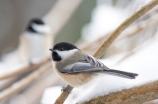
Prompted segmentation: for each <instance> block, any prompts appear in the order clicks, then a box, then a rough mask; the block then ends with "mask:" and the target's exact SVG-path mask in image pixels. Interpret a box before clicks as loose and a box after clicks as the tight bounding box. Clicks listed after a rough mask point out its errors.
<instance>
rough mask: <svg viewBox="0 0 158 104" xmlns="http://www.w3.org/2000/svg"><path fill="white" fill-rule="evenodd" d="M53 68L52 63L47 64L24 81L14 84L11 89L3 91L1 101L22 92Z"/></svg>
mask: <svg viewBox="0 0 158 104" xmlns="http://www.w3.org/2000/svg"><path fill="white" fill-rule="evenodd" d="M51 67H52V63H51V62H49V63H46V64H45V65H43V66H41V67H40V68H39V69H37V70H36V71H34V72H33V73H31V74H29V75H28V76H27V77H25V78H23V79H22V80H20V81H18V82H16V83H14V84H13V85H12V86H11V87H9V88H7V89H6V90H4V91H2V92H1V93H0V101H2V100H3V99H6V98H7V97H9V96H10V95H12V94H14V93H16V92H18V91H20V90H21V89H23V88H24V87H26V86H27V85H29V84H30V83H31V82H33V81H34V80H35V79H36V78H38V77H40V75H41V74H43V73H44V72H46V71H47V70H48V69H50V68H51Z"/></svg>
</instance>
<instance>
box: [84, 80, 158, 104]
mask: <svg viewBox="0 0 158 104" xmlns="http://www.w3.org/2000/svg"><path fill="white" fill-rule="evenodd" d="M154 99H158V81H154V82H151V83H147V84H143V85H140V86H137V87H133V88H130V89H124V90H122V91H119V92H113V93H110V94H108V95H105V96H100V97H98V98H95V99H91V100H90V101H88V102H83V103H82V104H142V103H145V102H147V101H150V100H154Z"/></svg>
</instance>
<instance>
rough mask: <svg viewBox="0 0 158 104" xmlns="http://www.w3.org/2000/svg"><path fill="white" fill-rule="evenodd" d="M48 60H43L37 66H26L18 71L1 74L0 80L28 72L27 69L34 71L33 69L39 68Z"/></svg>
mask: <svg viewBox="0 0 158 104" xmlns="http://www.w3.org/2000/svg"><path fill="white" fill-rule="evenodd" d="M48 61H49V60H44V61H42V62H40V63H38V64H32V65H27V66H25V67H22V68H20V69H18V70H14V71H9V72H7V73H6V74H3V75H0V80H3V79H6V78H9V77H13V76H16V75H19V74H21V73H24V72H26V71H28V70H29V69H35V68H38V67H39V66H41V65H43V64H45V63H47V62H48Z"/></svg>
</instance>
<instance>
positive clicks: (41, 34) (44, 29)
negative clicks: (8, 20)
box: [18, 18, 53, 63]
mask: <svg viewBox="0 0 158 104" xmlns="http://www.w3.org/2000/svg"><path fill="white" fill-rule="evenodd" d="M52 43H53V38H52V35H51V28H50V27H49V26H48V25H46V24H45V23H44V21H43V20H42V19H40V18H33V19H31V20H30V21H29V23H28V25H27V27H26V30H25V32H24V33H23V34H22V35H21V36H20V46H19V48H18V50H19V54H20V56H21V57H22V60H26V61H29V62H30V63H37V62H39V61H41V60H43V59H46V58H49V57H50V56H49V55H50V53H49V50H48V49H49V48H50V47H52Z"/></svg>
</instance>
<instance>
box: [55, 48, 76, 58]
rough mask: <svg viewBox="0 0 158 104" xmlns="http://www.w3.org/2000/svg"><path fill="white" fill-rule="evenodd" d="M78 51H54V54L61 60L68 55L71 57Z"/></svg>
mask: <svg viewBox="0 0 158 104" xmlns="http://www.w3.org/2000/svg"><path fill="white" fill-rule="evenodd" d="M77 51H78V49H73V50H68V51H58V50H56V52H57V53H58V55H59V56H60V57H61V58H62V59H63V58H65V57H67V56H69V55H72V54H73V53H75V52H77Z"/></svg>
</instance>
